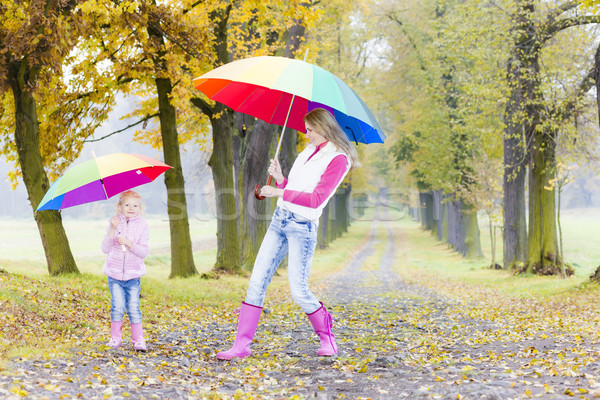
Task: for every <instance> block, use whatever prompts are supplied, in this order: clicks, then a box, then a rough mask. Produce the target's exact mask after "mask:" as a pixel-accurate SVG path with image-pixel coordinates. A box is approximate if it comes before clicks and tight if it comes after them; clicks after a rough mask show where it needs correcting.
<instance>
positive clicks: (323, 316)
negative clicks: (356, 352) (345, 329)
mask: <svg viewBox="0 0 600 400" xmlns="http://www.w3.org/2000/svg"><path fill="white" fill-rule="evenodd" d="M306 315H307V316H308V320H309V321H310V323H311V324H312V326H313V329H314V330H315V333H316V334H317V335H319V339H321V348H320V349H319V351H318V352H317V354H318V355H320V356H332V355H334V354H337V352H338V348H337V345H336V344H335V336H334V335H333V332H331V327H332V325H333V318H332V317H331V314H329V312H327V309H326V308H325V306H324V305H323V303H321V307H320V308H319V309H318V310H317V311H315V312H314V313H312V314H306Z"/></svg>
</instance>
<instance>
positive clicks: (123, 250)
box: [92, 150, 127, 253]
mask: <svg viewBox="0 0 600 400" xmlns="http://www.w3.org/2000/svg"><path fill="white" fill-rule="evenodd" d="M92 157H94V160H95V159H96V152H95V151H94V150H92ZM96 167H98V165H96ZM100 185H102V190H104V195H105V196H106V201H108V193H106V187H105V186H104V181H103V180H102V178H100ZM121 251H122V252H123V253H125V252H127V247H125V245H124V244H122V245H121Z"/></svg>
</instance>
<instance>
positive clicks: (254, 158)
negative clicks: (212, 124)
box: [240, 120, 276, 269]
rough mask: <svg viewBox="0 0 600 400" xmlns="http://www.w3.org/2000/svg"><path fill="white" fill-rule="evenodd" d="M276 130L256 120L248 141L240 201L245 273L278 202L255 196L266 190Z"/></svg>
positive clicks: (253, 258)
mask: <svg viewBox="0 0 600 400" xmlns="http://www.w3.org/2000/svg"><path fill="white" fill-rule="evenodd" d="M274 138H275V127H274V126H273V125H270V124H267V123H266V122H264V121H261V120H257V121H256V123H255V124H254V127H253V129H252V130H251V131H250V132H248V133H247V137H246V138H245V146H246V149H247V151H246V153H245V157H244V160H245V161H244V165H243V175H242V176H243V182H242V191H241V195H242V198H241V201H242V204H243V208H244V211H243V212H242V214H240V215H243V218H241V220H242V222H243V224H242V229H241V230H240V233H241V236H240V239H241V241H243V249H242V260H243V266H244V268H246V269H250V268H252V266H253V264H254V260H255V258H256V254H257V253H258V249H259V248H260V244H261V242H262V238H263V236H264V235H265V232H266V231H267V228H268V226H269V221H270V220H271V214H272V212H273V208H274V204H275V201H276V200H275V199H264V200H258V199H257V198H256V197H255V196H254V188H255V186H256V185H257V184H260V186H263V185H265V184H266V181H267V176H268V172H267V168H268V163H267V161H266V160H269V154H271V150H272V148H273V146H272V144H273V140H274Z"/></svg>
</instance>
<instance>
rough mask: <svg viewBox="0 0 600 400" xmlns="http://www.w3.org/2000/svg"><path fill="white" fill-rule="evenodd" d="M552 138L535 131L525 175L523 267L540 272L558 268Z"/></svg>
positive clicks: (555, 271) (558, 269)
mask: <svg viewBox="0 0 600 400" xmlns="http://www.w3.org/2000/svg"><path fill="white" fill-rule="evenodd" d="M555 149H556V147H555V141H554V138H553V137H548V136H547V135H545V134H544V132H542V131H536V133H535V134H534V137H533V143H532V150H531V153H532V157H531V165H530V167H529V169H530V178H529V237H528V256H527V271H528V272H533V273H539V274H543V275H553V274H558V273H559V272H560V268H558V264H559V263H558V238H557V235H556V189H555V186H554V185H553V183H552V182H551V181H552V180H554V179H555V177H556V169H555Z"/></svg>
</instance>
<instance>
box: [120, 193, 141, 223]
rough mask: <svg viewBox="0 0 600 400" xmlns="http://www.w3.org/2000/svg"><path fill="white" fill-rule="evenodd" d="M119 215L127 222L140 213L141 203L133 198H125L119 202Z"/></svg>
mask: <svg viewBox="0 0 600 400" xmlns="http://www.w3.org/2000/svg"><path fill="white" fill-rule="evenodd" d="M120 208H121V214H123V216H124V217H125V218H127V219H128V220H129V219H131V218H135V217H137V216H138V215H140V213H141V212H142V203H141V202H140V200H139V199H136V198H135V197H125V198H124V199H123V201H122V202H121V206H120Z"/></svg>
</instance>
